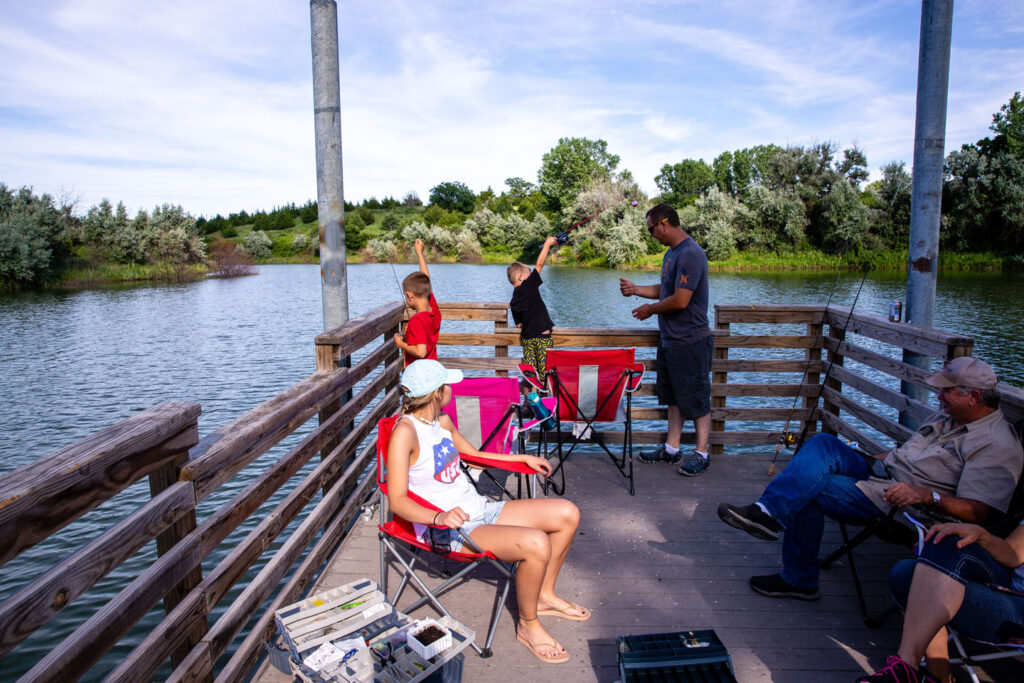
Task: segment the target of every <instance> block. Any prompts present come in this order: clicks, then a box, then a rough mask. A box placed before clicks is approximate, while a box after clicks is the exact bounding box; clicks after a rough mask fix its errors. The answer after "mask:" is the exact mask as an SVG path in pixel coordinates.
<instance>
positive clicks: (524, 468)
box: [459, 453, 537, 474]
mask: <svg viewBox="0 0 1024 683" xmlns="http://www.w3.org/2000/svg"><path fill="white" fill-rule="evenodd" d="M459 457H460V458H462V461H463V462H465V463H466V464H467V465H476V466H478V467H483V468H487V469H499V470H505V471H507V472H515V473H517V474H537V473H536V472H535V471H534V470H533V469H532V468H531V467H530V466H529V465H527V464H526V463H522V462H509V461H508V460H498V459H496V458H485V457H483V456H477V455H466V454H465V453H459Z"/></svg>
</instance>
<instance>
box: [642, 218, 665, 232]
mask: <svg viewBox="0 0 1024 683" xmlns="http://www.w3.org/2000/svg"><path fill="white" fill-rule="evenodd" d="M667 220H668V219H667V218H662V219H661V220H660V221H658V222H657V223H655V224H654V225H648V226H647V232H648V233H650V234H651V235H653V234H654V229H655V228H656V227H658V226H659V225H661V224H662V223H664V222H665V221H667Z"/></svg>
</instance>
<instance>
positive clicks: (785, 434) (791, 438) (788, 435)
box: [768, 249, 872, 476]
mask: <svg viewBox="0 0 1024 683" xmlns="http://www.w3.org/2000/svg"><path fill="white" fill-rule="evenodd" d="M845 253H846V249H843V253H842V254H840V255H839V257H840V259H842V256H843V254H845ZM863 267H864V275H862V276H861V278H860V284H859V285H857V293H856V294H855V295H854V297H853V305H851V306H850V310H849V312H847V314H846V322H845V323H843V329H844V330H845V329H847V328H848V327H849V325H850V319H851V318H852V317H853V311H854V309H856V308H857V302H858V301H859V300H860V293H861V291H862V290H863V289H864V281H865V280H867V277H868V273H870V272H871V270H872V266H871V264H870V263H865V264H864V266H863ZM840 272H841V271H840V268H839V266H838V264H837V266H836V276H835V279H833V280H832V289H831V291H830V292H829V294H828V301H826V303H825V313H828V307H829V305H831V303H832V297H833V295H834V294H835V291H836V284H837V283H838V282H839V273H840ZM822 323H824V320H822ZM823 327H824V325H822V328H823ZM822 336H823V335H822V331H821V330H820V329H819V331H818V333H817V335H816V336H815V347H817V344H818V341H819V340H821V339H822ZM837 355H838V354H835V353H833V354H830V357H829V363H828V367H827V368H826V369H825V376H824V377H822V378H821V382H820V383H819V384H818V393H817V394H815V396H814V402H813V403H811V415H809V416H808V417H811V416H813V414H814V411H815V410H817V408H818V401H820V400H821V394H822V392H823V391H824V389H825V383H826V382H827V381H828V378H829V376H830V375H831V374H832V368H833V366H835V363H836V356H837ZM810 368H811V360H810V359H809V358H808V359H807V367H806V369H805V370H804V374H803V377H801V379H800V386H799V387H798V388H797V392H796V394H795V395H794V396H793V405H792V406H790V408H789V416H788V417H787V418H786V426H785V427H783V429H782V436H781V437H779V443H778V444H777V445H776V446H775V454H774V455H773V456H772V462H771V464H770V465H769V466H768V476H771V475H772V474H774V473H775V462H776V461H777V460H778V458H779V453H780V452H781V451H782V447H783V446H785V447H786V448H793V447H794V446H795V447H796V450H797V451H799V450H800V448H801V447H803V445H804V440H805V439H806V438H807V431H808V430H809V429H810V426H811V420H810V419H807V420H804V427H803V429H802V430H800V436H799V437H797V436H796V435H795V434H793V432H791V431H789V425H790V423H791V422H792V420H793V413H794V412H795V411H796V403H797V401H798V400H799V399H800V394H801V393H802V392H801V391H800V389H802V388H803V387H804V385H805V384H806V383H807V375H808V373H809V371H810Z"/></svg>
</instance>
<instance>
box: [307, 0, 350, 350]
mask: <svg viewBox="0 0 1024 683" xmlns="http://www.w3.org/2000/svg"><path fill="white" fill-rule="evenodd" d="M309 22H310V26H311V28H312V43H313V118H314V121H315V124H316V201H317V212H318V220H319V222H320V281H321V296H322V298H323V315H324V329H325V330H330V329H333V328H335V327H337V326H339V325H341V324H343V323H346V322H348V272H347V271H346V269H345V192H344V189H343V182H342V172H341V85H340V83H339V71H338V6H337V4H336V3H335V1H334V0H310V2H309Z"/></svg>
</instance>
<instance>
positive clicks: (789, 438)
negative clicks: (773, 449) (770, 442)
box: [779, 432, 796, 448]
mask: <svg viewBox="0 0 1024 683" xmlns="http://www.w3.org/2000/svg"><path fill="white" fill-rule="evenodd" d="M779 443H781V444H782V445H783V446H785V447H786V448H792V447H793V446H796V434H794V433H793V432H782V436H780V437H779Z"/></svg>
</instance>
